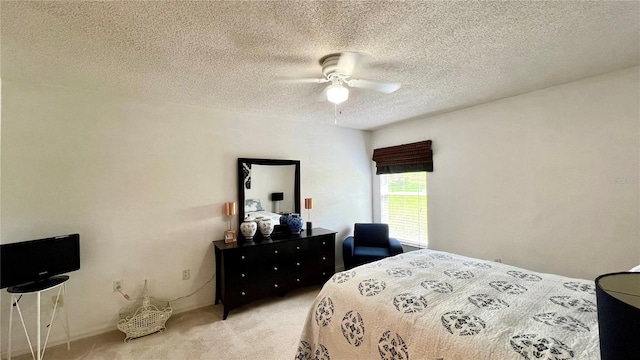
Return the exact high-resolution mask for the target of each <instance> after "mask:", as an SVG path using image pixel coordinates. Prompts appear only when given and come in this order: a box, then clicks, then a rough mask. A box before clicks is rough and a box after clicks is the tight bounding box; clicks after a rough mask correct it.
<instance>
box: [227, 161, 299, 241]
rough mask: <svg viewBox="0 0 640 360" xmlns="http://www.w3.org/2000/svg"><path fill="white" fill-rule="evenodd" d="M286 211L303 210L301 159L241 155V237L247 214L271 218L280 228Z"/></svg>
mask: <svg viewBox="0 0 640 360" xmlns="http://www.w3.org/2000/svg"><path fill="white" fill-rule="evenodd" d="M283 213H297V214H299V213H300V160H277V159H252V158H238V236H239V237H241V236H242V232H241V231H240V224H242V221H244V218H245V217H246V216H247V215H248V214H250V215H251V216H252V217H254V218H255V217H259V216H262V217H270V218H272V219H273V221H274V224H275V225H276V230H275V231H277V230H278V227H279V224H280V220H279V218H280V214H283Z"/></svg>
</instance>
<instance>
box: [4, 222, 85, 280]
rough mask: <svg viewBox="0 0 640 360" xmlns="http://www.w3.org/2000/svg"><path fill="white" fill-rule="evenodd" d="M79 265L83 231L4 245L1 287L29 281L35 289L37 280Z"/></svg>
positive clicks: (48, 277) (76, 268) (70, 270)
mask: <svg viewBox="0 0 640 360" xmlns="http://www.w3.org/2000/svg"><path fill="white" fill-rule="evenodd" d="M78 269H80V235H79V234H69V235H60V236H54V237H49V238H44V239H38V240H30V241H22V242H16V243H10V244H1V245H0V289H4V288H6V287H19V286H25V285H27V286H26V288H34V289H35V288H38V286H37V283H40V282H42V283H46V282H47V281H49V280H50V279H51V278H53V277H55V276H56V275H60V274H65V273H68V272H72V271H75V270H78ZM30 285H31V286H30ZM32 285H35V286H32ZM9 290H11V289H9Z"/></svg>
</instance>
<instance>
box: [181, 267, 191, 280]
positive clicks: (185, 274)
mask: <svg viewBox="0 0 640 360" xmlns="http://www.w3.org/2000/svg"><path fill="white" fill-rule="evenodd" d="M190 277H191V270H189V269H187V270H182V280H189V278H190Z"/></svg>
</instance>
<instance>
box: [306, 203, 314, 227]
mask: <svg viewBox="0 0 640 360" xmlns="http://www.w3.org/2000/svg"><path fill="white" fill-rule="evenodd" d="M304 208H305V209H307V231H311V228H312V227H313V224H312V223H311V209H313V198H306V199H304Z"/></svg>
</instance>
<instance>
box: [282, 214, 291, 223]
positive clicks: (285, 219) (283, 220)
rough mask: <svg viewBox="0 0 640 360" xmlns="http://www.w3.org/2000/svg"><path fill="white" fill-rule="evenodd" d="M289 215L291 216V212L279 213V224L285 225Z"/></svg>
mask: <svg viewBox="0 0 640 360" xmlns="http://www.w3.org/2000/svg"><path fill="white" fill-rule="evenodd" d="M290 217H291V213H284V214H282V215H280V225H282V226H288V225H287V220H289V218H290Z"/></svg>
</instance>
